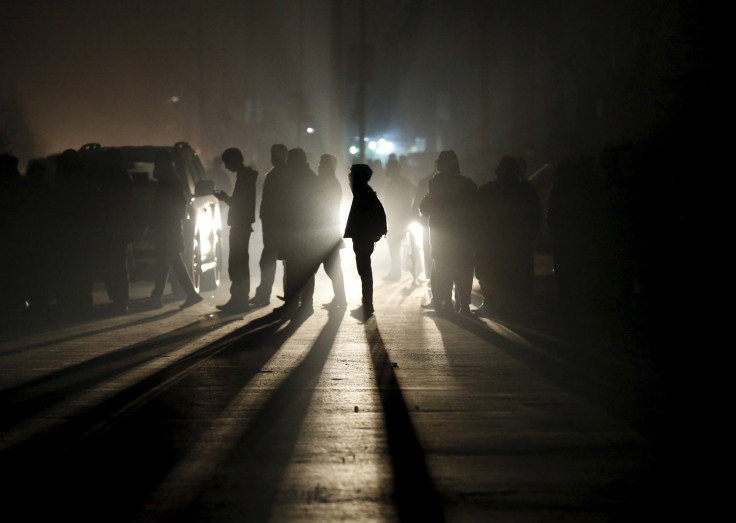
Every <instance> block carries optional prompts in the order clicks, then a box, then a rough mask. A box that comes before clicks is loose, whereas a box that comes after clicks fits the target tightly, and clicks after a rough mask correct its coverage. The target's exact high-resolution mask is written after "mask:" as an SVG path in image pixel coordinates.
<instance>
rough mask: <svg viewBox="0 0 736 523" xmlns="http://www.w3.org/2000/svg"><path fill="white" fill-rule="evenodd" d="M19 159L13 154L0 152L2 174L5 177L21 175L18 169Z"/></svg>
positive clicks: (0, 171) (0, 170)
mask: <svg viewBox="0 0 736 523" xmlns="http://www.w3.org/2000/svg"><path fill="white" fill-rule="evenodd" d="M18 161H19V160H18V158H16V157H15V156H13V155H12V154H8V153H3V154H0V174H2V176H3V177H5V176H16V175H18V176H19V175H20V171H19V170H18Z"/></svg>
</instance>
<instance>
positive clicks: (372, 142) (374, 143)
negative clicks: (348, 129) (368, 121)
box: [368, 140, 378, 151]
mask: <svg viewBox="0 0 736 523" xmlns="http://www.w3.org/2000/svg"><path fill="white" fill-rule="evenodd" d="M376 147H378V146H377V145H376V142H374V141H373V140H371V141H370V142H368V149H370V150H371V151H375V150H376Z"/></svg>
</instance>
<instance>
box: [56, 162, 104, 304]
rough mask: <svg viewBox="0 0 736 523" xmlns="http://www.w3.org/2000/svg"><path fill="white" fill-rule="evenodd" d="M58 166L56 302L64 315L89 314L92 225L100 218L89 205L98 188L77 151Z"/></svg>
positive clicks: (92, 247)
mask: <svg viewBox="0 0 736 523" xmlns="http://www.w3.org/2000/svg"><path fill="white" fill-rule="evenodd" d="M55 163H56V175H57V181H56V190H55V191H54V204H53V205H54V209H53V213H54V215H55V217H56V220H57V221H56V229H57V230H58V231H59V233H58V234H57V235H55V236H54V239H53V240H52V250H53V252H52V258H53V259H54V260H56V270H55V271H54V273H55V274H54V281H55V284H56V295H57V296H56V297H57V299H56V302H57V305H58V308H59V311H60V312H61V313H63V314H72V315H74V314H80V313H88V312H90V311H91V310H92V305H93V297H92V260H91V257H90V253H92V252H93V251H94V246H95V242H94V238H93V236H92V234H91V231H92V229H91V225H92V224H94V223H96V220H98V219H99V216H98V215H97V213H96V212H95V207H94V206H92V205H90V202H95V201H96V198H97V194H96V193H97V191H96V185H95V183H94V180H93V179H92V178H91V177H90V176H89V173H88V172H87V171H86V170H85V168H84V166H83V164H82V162H81V160H80V157H79V153H78V152H77V151H75V150H74V149H66V150H65V151H64V152H62V153H61V154H60V155H58V156H57V157H56V159H55Z"/></svg>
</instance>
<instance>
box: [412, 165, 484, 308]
mask: <svg viewBox="0 0 736 523" xmlns="http://www.w3.org/2000/svg"><path fill="white" fill-rule="evenodd" d="M477 190H478V186H477V185H476V183H475V182H474V181H473V180H471V179H470V178H468V177H467V176H463V175H462V174H460V161H459V160H458V157H457V155H456V154H455V151H452V150H449V151H442V152H441V153H440V154H439V156H438V157H437V173H436V174H435V175H434V176H433V177H432V179H431V180H430V181H429V185H428V190H427V194H426V196H425V197H424V199H423V200H422V203H421V205H420V206H419V210H420V211H421V213H422V214H423V215H425V216H428V217H429V237H430V242H431V244H432V262H433V265H434V269H433V272H432V285H431V289H432V304H431V305H432V308H434V310H435V311H436V312H437V314H440V315H442V314H447V313H451V312H452V311H453V310H454V309H455V305H457V309H458V310H459V311H460V312H461V313H462V314H466V315H467V314H470V296H471V292H472V287H473V267H474V265H473V264H474V245H473V242H474V238H473V235H472V227H473V226H474V225H475V220H476V217H475V211H476V209H477V203H476V202H477ZM453 284H454V285H455V287H456V288H457V295H456V296H457V300H458V302H459V303H457V304H453V302H452V288H453Z"/></svg>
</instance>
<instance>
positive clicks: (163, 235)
mask: <svg viewBox="0 0 736 523" xmlns="http://www.w3.org/2000/svg"><path fill="white" fill-rule="evenodd" d="M153 177H154V178H155V179H156V180H158V183H157V184H156V190H155V192H154V196H153V206H152V208H151V227H152V229H153V233H154V244H155V249H156V272H155V283H154V287H153V292H151V297H150V299H149V301H148V307H149V308H152V309H160V308H161V307H163V304H162V302H161V297H162V296H163V294H164V289H165V288H166V280H167V279H168V276H169V268H171V270H172V271H173V272H174V276H176V279H177V281H178V282H179V285H180V286H181V288H182V289H184V292H185V294H186V299H185V301H184V303H183V304H182V305H181V308H185V307H189V306H191V305H194V304H195V303H199V302H200V301H202V297H201V296H200V295H199V294H198V293H197V291H196V290H195V289H194V285H193V284H192V280H191V279H190V278H189V273H188V272H187V269H186V267H185V266H184V262H182V259H181V253H182V251H183V250H184V235H183V233H182V221H183V220H184V219H185V217H186V206H187V201H186V197H185V196H184V188H183V187H182V184H181V181H179V178H178V176H177V175H176V172H175V171H174V164H173V161H172V158H171V155H170V154H169V152H168V151H166V150H163V149H162V150H159V151H157V152H156V158H155V164H154V169H153Z"/></svg>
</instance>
